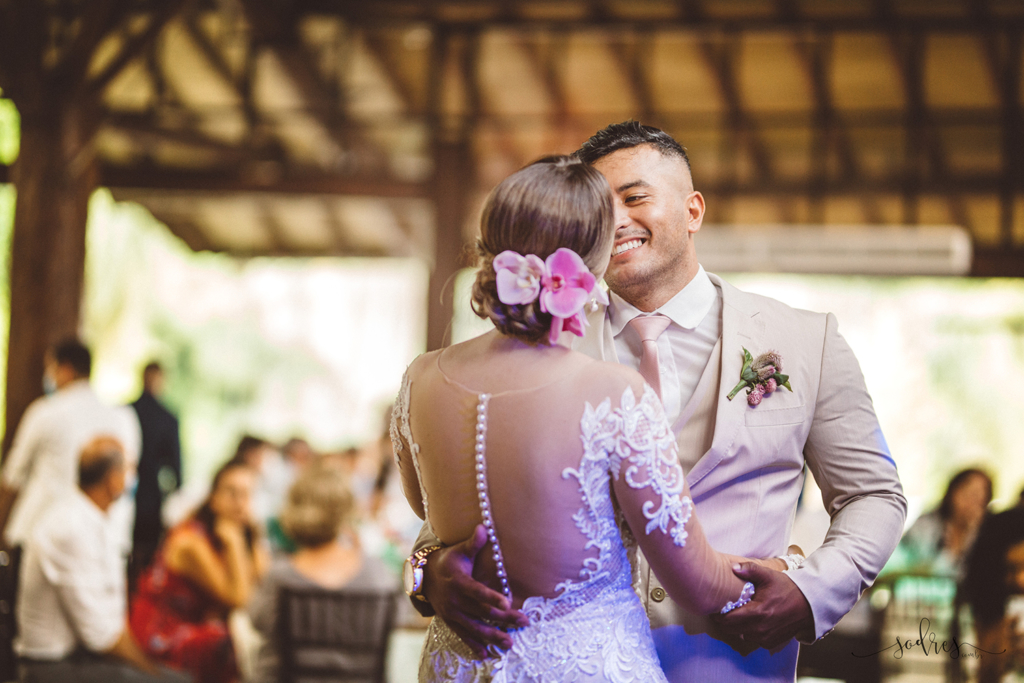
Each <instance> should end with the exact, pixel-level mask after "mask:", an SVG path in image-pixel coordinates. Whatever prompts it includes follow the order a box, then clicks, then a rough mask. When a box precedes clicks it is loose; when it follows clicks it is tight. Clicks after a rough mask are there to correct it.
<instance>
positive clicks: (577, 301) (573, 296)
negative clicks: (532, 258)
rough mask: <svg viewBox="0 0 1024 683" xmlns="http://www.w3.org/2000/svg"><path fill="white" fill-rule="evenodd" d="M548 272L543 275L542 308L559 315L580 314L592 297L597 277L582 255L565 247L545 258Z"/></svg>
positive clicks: (546, 311) (562, 316)
mask: <svg viewBox="0 0 1024 683" xmlns="http://www.w3.org/2000/svg"><path fill="white" fill-rule="evenodd" d="M545 265H546V266H547V269H546V270H547V272H546V273H545V274H544V277H543V278H541V285H542V289H541V293H540V310H542V311H544V312H545V313H550V314H551V315H554V316H558V317H559V318H568V317H570V316H574V315H576V314H577V313H579V311H580V309H582V308H583V305H584V304H586V303H587V300H588V299H589V298H590V292H591V291H592V290H593V289H594V285H596V284H597V278H595V277H594V274H593V273H591V272H590V269H589V268H587V264H585V263H584V262H583V259H581V258H580V255H579V254H577V253H576V252H574V251H572V250H571V249H566V248H565V247H562V248H560V249H557V250H555V253H553V254H552V255H551V256H548V258H547V261H545Z"/></svg>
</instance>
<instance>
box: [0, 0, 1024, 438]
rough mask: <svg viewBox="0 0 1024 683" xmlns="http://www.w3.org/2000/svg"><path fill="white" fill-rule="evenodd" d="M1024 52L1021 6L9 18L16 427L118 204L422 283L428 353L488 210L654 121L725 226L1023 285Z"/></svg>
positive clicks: (754, 0)
mask: <svg viewBox="0 0 1024 683" xmlns="http://www.w3.org/2000/svg"><path fill="white" fill-rule="evenodd" d="M1022 33H1024V3H1022V2H1021V1H1020V0H817V1H812V0H421V1H419V2H413V1H410V0H371V1H369V2H368V1H366V0H362V1H354V0H290V1H289V0H0V90H2V94H3V96H4V97H9V98H11V99H12V100H14V102H15V104H16V105H17V107H18V109H19V111H20V113H21V117H22V131H23V132H22V142H21V154H20V156H19V159H18V160H17V161H16V162H15V164H13V165H12V166H11V167H10V168H7V167H3V166H0V182H13V183H14V184H15V185H16V186H17V188H18V204H17V213H16V218H15V235H14V246H13V250H14V255H13V260H12V282H11V294H12V320H11V341H10V350H9V363H8V369H9V375H8V393H7V397H8V398H7V400H8V408H7V424H8V425H14V424H16V422H17V419H18V418H19V417H20V415H21V412H22V410H23V409H24V406H25V405H27V402H28V401H29V400H31V399H32V398H34V396H35V395H36V394H37V393H38V386H39V376H40V373H41V370H42V352H43V349H45V348H46V346H47V345H48V344H49V343H52V341H53V340H54V339H56V338H57V337H59V336H62V335H63V334H67V333H73V332H74V331H75V329H77V325H78V303H79V301H80V298H81V281H82V263H83V259H84V231H85V227H84V226H85V216H86V202H87V199H88V196H89V194H90V193H91V191H92V190H93V189H95V188H96V187H100V186H105V187H109V188H111V189H112V191H113V192H114V194H115V197H117V198H118V199H124V200H132V201H137V202H139V203H141V204H143V205H145V206H146V207H148V208H149V210H150V211H151V212H152V213H153V214H154V216H156V217H157V218H158V219H160V220H161V221H163V222H164V223H166V224H167V226H168V227H169V228H170V230H171V231H172V232H174V233H175V234H176V235H178V236H179V237H180V238H182V239H183V240H184V241H185V242H186V243H187V244H188V245H189V246H190V247H192V248H193V249H196V250H212V251H221V252H226V253H229V254H235V255H238V256H243V257H245V256H260V255H269V256H289V255H290V256H311V255H338V256H413V257H419V258H423V259H425V260H427V261H429V262H430V263H431V264H432V268H433V270H432V277H431V285H430V299H429V329H428V346H430V347H431V348H434V347H437V346H440V345H441V344H442V343H443V341H444V337H445V330H446V328H447V326H448V323H449V321H450V318H451V309H450V307H451V297H450V296H449V297H447V298H446V299H445V300H444V302H442V296H441V295H442V292H443V290H444V287H445V283H446V282H447V281H448V280H449V278H450V276H451V275H452V274H453V273H454V272H455V271H456V270H457V269H458V268H459V267H460V265H462V260H461V255H462V254H463V253H464V250H465V245H466V244H467V243H469V242H470V241H471V240H472V237H473V232H474V230H475V226H474V225H473V216H474V214H475V210H476V208H477V207H478V206H479V204H480V202H481V201H482V198H483V196H484V195H485V193H486V192H487V190H488V189H489V188H490V187H492V186H493V185H494V184H495V183H496V182H498V181H499V180H500V179H501V178H503V177H504V176H506V175H507V174H508V173H510V172H512V171H514V170H515V169H517V168H519V167H520V166H522V165H523V164H525V163H527V162H529V161H530V160H532V159H534V158H537V157H539V156H541V155H543V154H547V153H551V152H563V153H567V152H570V151H572V150H573V149H575V148H576V147H577V146H578V145H579V144H580V143H581V142H583V140H585V139H586V138H587V137H588V136H589V135H590V134H592V133H593V132H594V131H596V130H598V129H600V128H602V127H603V126H605V125H607V124H609V123H613V122H616V121H621V120H625V119H629V118H636V119H639V120H641V121H643V122H645V123H650V124H653V125H657V126H659V127H662V128H664V129H666V130H668V131H669V132H670V133H672V134H673V135H675V136H676V137H677V138H678V139H679V140H680V141H681V142H682V143H683V144H684V145H685V146H686V147H687V148H688V151H689V153H690V156H691V161H692V165H693V171H694V178H695V184H696V187H697V188H698V189H700V190H702V191H703V193H704V194H705V197H706V198H707V202H708V207H709V209H708V219H707V220H708V221H710V222H712V223H737V224H757V223H771V224H780V223H788V224H813V225H828V224H863V225H879V226H881V225H894V224H911V225H913V224H957V225H961V226H963V227H965V228H966V229H967V230H968V231H969V232H970V234H971V235H972V239H973V242H974V265H973V268H972V272H973V273H974V274H977V275H994V276H1000V275H1004V276H1024V122H1022V105H1024V92H1022V91H1024V88H1022V80H1024V74H1022V71H1024V70H1022V61H1024V53H1022V45H1021V41H1022ZM11 432H12V430H8V439H9V435H10V434H11Z"/></svg>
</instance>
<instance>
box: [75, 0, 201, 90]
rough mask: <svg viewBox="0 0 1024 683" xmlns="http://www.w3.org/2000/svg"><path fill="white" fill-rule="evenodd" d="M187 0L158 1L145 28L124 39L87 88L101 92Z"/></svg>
mask: <svg viewBox="0 0 1024 683" xmlns="http://www.w3.org/2000/svg"><path fill="white" fill-rule="evenodd" d="M186 1H187V0H166V2H162V3H158V4H157V5H156V7H155V8H154V9H153V11H152V14H151V15H150V19H149V23H148V24H147V25H146V28H145V29H143V30H142V31H140V32H139V33H136V34H135V35H133V36H131V37H130V38H128V39H126V40H125V42H124V45H123V46H122V47H121V50H120V51H119V52H118V54H117V56H116V57H114V58H113V59H112V60H111V61H110V62H109V63H108V64H107V66H106V67H104V68H103V70H102V71H101V72H100V73H99V74H97V75H96V76H94V77H93V78H91V79H89V81H88V83H87V84H86V85H87V88H88V89H89V90H90V91H91V92H92V93H94V94H98V93H99V92H101V91H102V90H103V89H104V88H105V87H107V85H108V84H109V83H110V82H111V81H112V80H114V78H115V77H116V76H117V75H118V74H119V73H121V70H122V69H124V67H126V66H128V64H129V63H131V61H132V60H133V59H135V58H136V57H138V56H139V54H141V53H142V51H143V50H144V49H146V46H147V45H149V44H150V43H152V42H153V40H154V39H155V38H156V36H157V34H159V33H160V31H162V30H163V28H164V26H165V25H166V24H167V22H168V21H170V20H171V19H172V18H174V16H175V15H177V14H178V12H179V11H180V10H181V8H182V7H183V6H184V5H185V2H186Z"/></svg>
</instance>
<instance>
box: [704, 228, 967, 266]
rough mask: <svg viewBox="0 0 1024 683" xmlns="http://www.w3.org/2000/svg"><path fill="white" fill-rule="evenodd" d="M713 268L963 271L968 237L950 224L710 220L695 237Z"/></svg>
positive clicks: (964, 232) (708, 264)
mask: <svg viewBox="0 0 1024 683" xmlns="http://www.w3.org/2000/svg"><path fill="white" fill-rule="evenodd" d="M696 240H697V242H696V244H697V256H698V258H699V259H700V262H701V264H703V266H704V267H705V268H706V269H707V270H709V271H711V272H719V273H743V272H747V273H827V274H843V275H966V274H967V273H969V272H970V270H971V257H972V249H971V237H970V234H969V233H968V232H967V231H966V230H964V229H963V228H961V227H959V226H955V225H937V226H932V225H928V226H924V225H921V226H918V225H913V226H903V225H891V226H889V225H886V226H882V225H800V226H792V225H714V224H705V225H704V226H703V227H702V228H701V230H700V232H698V233H697V236H696Z"/></svg>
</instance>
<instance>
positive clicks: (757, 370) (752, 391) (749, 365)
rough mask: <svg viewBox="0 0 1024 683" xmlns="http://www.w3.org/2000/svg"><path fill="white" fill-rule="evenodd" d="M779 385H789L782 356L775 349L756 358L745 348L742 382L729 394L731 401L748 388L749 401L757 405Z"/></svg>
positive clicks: (741, 373)
mask: <svg viewBox="0 0 1024 683" xmlns="http://www.w3.org/2000/svg"><path fill="white" fill-rule="evenodd" d="M779 387H786V388H787V389H789V390H790V391H793V387H791V386H789V375H783V374H782V356H780V355H779V354H778V353H777V352H775V351H768V352H766V353H762V354H761V355H760V356H758V357H757V358H756V359H755V358H754V357H753V356H751V355H750V351H747V350H746V349H743V369H742V370H740V383H739V384H737V385H736V386H735V387H734V388H733V390H732V391H730V392H729V395H728V396H726V398H727V399H729V400H730V401H731V400H732V399H733V398H734V397H735V396H736V394H738V393H740V391H741V390H743V389H746V390H747V403H749V404H750V405H752V406H756V405H757V404H759V403H760V402H761V399H762V398H764V397H765V394H770V393H772V392H774V391H775V390H776V389H778V388H779Z"/></svg>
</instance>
